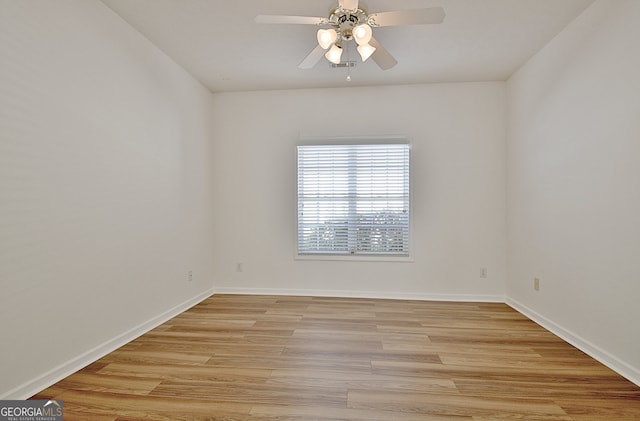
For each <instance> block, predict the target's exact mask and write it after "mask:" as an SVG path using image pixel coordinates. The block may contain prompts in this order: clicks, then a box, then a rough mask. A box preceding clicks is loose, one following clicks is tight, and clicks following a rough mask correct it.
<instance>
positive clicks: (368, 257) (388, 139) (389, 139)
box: [294, 136, 414, 262]
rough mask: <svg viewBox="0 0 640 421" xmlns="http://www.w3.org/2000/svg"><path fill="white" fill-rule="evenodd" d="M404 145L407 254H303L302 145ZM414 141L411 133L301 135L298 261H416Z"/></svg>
mask: <svg viewBox="0 0 640 421" xmlns="http://www.w3.org/2000/svg"><path fill="white" fill-rule="evenodd" d="M376 144H381V145H384V144H403V145H407V146H408V148H409V191H408V200H409V218H408V224H409V226H408V236H409V239H408V243H407V247H408V249H409V250H408V253H407V254H358V253H355V254H348V253H335V254H334V253H302V254H301V253H299V244H298V240H299V237H298V235H299V221H298V211H299V209H298V206H299V201H298V199H299V197H298V152H297V148H298V146H316V145H317V146H325V145H327V146H330V145H376ZM411 149H412V144H411V142H410V140H409V138H408V137H407V136H358V137H354V136H350V137H301V138H300V139H299V141H298V143H297V144H296V150H295V163H296V165H295V180H296V182H295V216H296V217H295V230H294V234H295V237H294V253H295V256H294V258H295V260H320V261H323V260H324V261H371V262H413V261H414V260H413V209H412V208H413V200H412V199H413V177H412V173H413V163H412V153H411Z"/></svg>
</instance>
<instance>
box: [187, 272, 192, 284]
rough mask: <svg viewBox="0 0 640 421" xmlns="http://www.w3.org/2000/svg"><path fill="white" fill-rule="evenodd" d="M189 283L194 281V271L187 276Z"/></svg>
mask: <svg viewBox="0 0 640 421" xmlns="http://www.w3.org/2000/svg"><path fill="white" fill-rule="evenodd" d="M187 281H189V282H191V281H193V271H192V270H190V271H189V273H188V274H187Z"/></svg>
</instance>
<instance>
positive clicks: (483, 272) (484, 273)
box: [480, 268, 487, 278]
mask: <svg viewBox="0 0 640 421" xmlns="http://www.w3.org/2000/svg"><path fill="white" fill-rule="evenodd" d="M480 277H481V278H486V277H487V268H480Z"/></svg>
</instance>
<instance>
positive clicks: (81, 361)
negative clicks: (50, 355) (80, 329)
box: [0, 289, 214, 400]
mask: <svg viewBox="0 0 640 421" xmlns="http://www.w3.org/2000/svg"><path fill="white" fill-rule="evenodd" d="M213 294H214V290H213V289H210V290H207V291H205V292H203V293H202V294H199V295H197V296H195V297H193V298H191V299H189V300H187V301H185V302H183V303H181V304H178V305H177V306H175V307H173V308H171V309H169V310H167V311H165V312H164V313H162V314H159V315H158V316H156V317H154V318H152V319H150V320H148V321H146V322H144V323H142V324H140V325H138V326H136V327H134V328H133V329H130V330H128V331H126V332H124V333H123V334H121V335H119V336H117V337H115V338H113V339H110V340H108V341H107V342H105V343H103V344H101V345H98V346H97V347H95V348H93V349H91V350H89V351H87V352H85V353H83V354H81V355H78V356H77V357H75V358H73V359H71V360H69V361H67V362H66V363H64V364H61V365H59V366H58V367H55V368H53V369H52V370H50V371H48V372H47V373H44V374H43V375H41V376H39V377H37V378H35V379H33V380H30V381H28V382H26V383H24V384H22V385H20V386H18V387H16V388H14V389H12V390H10V391H9V392H7V393H5V394H4V395H1V396H0V400H2V399H11V400H14V399H15V400H23V399H27V398H29V397H31V396H33V395H35V394H36V393H38V392H40V391H42V390H44V389H46V388H47V387H49V386H51V385H53V384H55V383H57V382H58V381H60V380H62V379H64V378H65V377H67V376H69V375H71V374H73V373H75V372H76V371H78V370H80V369H82V368H84V367H86V366H87V365H89V364H91V363H93V362H95V361H97V360H99V359H100V358H102V357H104V356H105V355H107V354H109V353H110V352H113V351H115V350H116V349H118V348H120V347H121V346H123V345H125V344H127V343H129V342H131V341H132V340H134V339H136V338H138V337H139V336H142V335H144V334H145V333H147V332H149V331H150V330H152V329H154V328H156V327H158V326H160V325H161V324H163V323H165V322H166V321H168V320H170V319H172V318H173V317H175V316H177V315H178V314H180V313H182V312H184V311H186V310H188V309H189V308H191V307H193V306H194V305H196V304H198V303H200V302H201V301H204V300H205V299H207V298H209V297H210V296H212V295H213Z"/></svg>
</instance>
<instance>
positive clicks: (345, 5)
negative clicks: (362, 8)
mask: <svg viewBox="0 0 640 421" xmlns="http://www.w3.org/2000/svg"><path fill="white" fill-rule="evenodd" d="M338 6H339V7H340V8H341V9H344V10H356V9H357V8H358V0H338Z"/></svg>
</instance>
